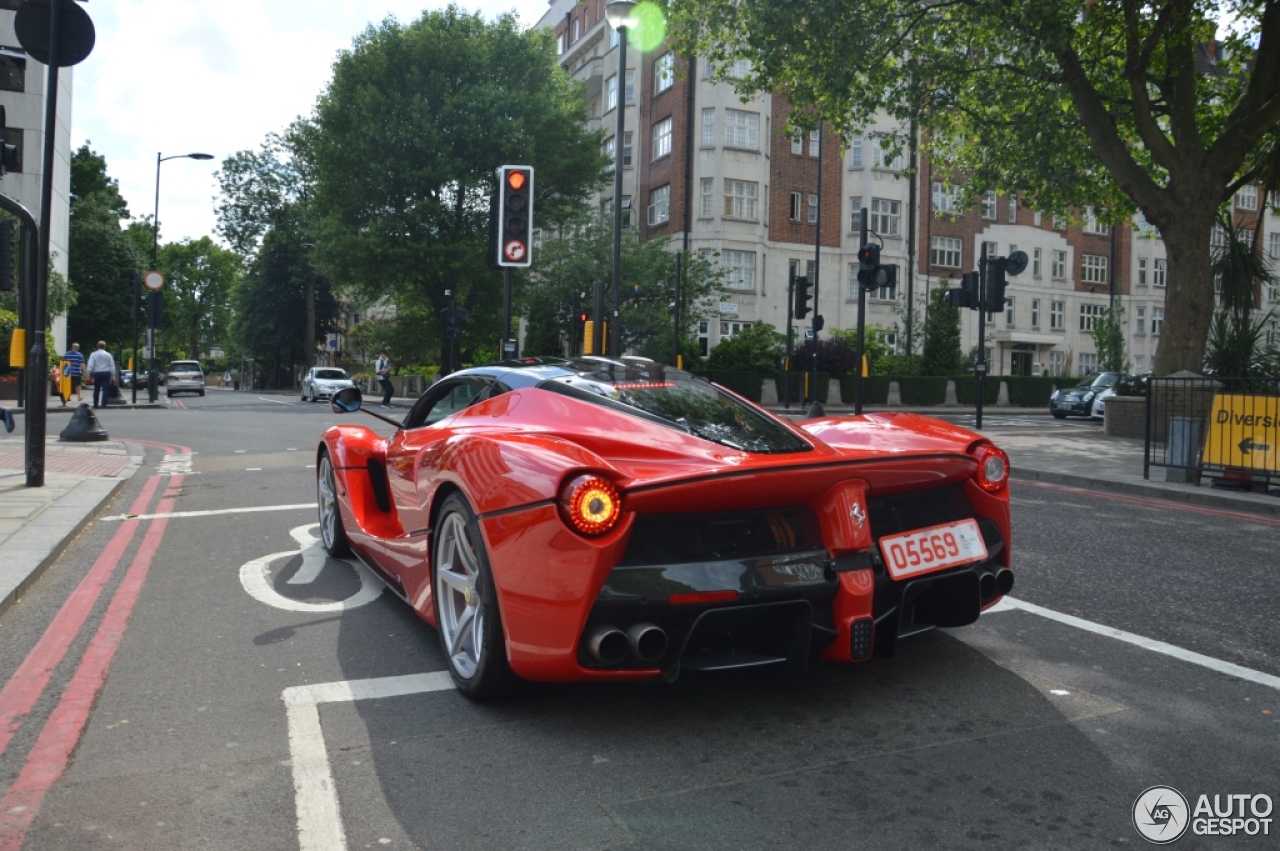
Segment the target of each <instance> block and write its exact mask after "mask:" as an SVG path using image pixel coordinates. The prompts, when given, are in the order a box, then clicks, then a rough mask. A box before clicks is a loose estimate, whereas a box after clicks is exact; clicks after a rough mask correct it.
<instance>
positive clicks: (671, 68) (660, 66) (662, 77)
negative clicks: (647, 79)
mask: <svg viewBox="0 0 1280 851" xmlns="http://www.w3.org/2000/svg"><path fill="white" fill-rule="evenodd" d="M653 75H654V76H653V90H654V92H655V93H656V94H661V93H662V92H665V91H666V90H667V89H669V88H671V87H672V86H673V85H675V82H676V55H675V54H674V53H664V54H662V55H661V56H659V57H658V61H657V62H655V63H653Z"/></svg>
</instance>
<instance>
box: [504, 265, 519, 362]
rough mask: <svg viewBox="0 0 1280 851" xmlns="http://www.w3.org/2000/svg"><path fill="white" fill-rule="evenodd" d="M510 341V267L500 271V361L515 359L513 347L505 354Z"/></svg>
mask: <svg viewBox="0 0 1280 851" xmlns="http://www.w3.org/2000/svg"><path fill="white" fill-rule="evenodd" d="M509 342H513V341H512V340H511V267H510V266H507V267H506V268H504V269H503V270H502V347H501V351H502V359H503V360H506V359H507V358H508V357H515V356H516V353H515V346H514V345H512V347H511V349H512V350H511V352H510V354H508V352H507V343H509Z"/></svg>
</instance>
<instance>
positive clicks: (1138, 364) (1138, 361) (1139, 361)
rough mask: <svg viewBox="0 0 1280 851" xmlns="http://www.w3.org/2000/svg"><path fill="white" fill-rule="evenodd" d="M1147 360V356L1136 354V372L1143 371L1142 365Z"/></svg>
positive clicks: (1134, 367) (1134, 366)
mask: <svg viewBox="0 0 1280 851" xmlns="http://www.w3.org/2000/svg"><path fill="white" fill-rule="evenodd" d="M1145 360H1146V359H1145V358H1143V357H1142V355H1135V356H1134V358H1133V370H1134V372H1142V365H1143V363H1144V362H1145Z"/></svg>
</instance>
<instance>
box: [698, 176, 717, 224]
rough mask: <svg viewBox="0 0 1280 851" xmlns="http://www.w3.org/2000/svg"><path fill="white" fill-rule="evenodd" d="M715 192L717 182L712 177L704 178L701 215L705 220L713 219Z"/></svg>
mask: <svg viewBox="0 0 1280 851" xmlns="http://www.w3.org/2000/svg"><path fill="white" fill-rule="evenodd" d="M714 191H715V180H714V179H713V178H710V177H704V178H702V209H701V213H700V215H701V216H702V218H704V219H709V218H711V196H712V194H713V193H714Z"/></svg>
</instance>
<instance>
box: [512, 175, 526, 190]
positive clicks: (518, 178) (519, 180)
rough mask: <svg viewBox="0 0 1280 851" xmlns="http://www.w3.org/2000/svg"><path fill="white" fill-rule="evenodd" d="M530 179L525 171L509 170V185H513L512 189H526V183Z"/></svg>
mask: <svg viewBox="0 0 1280 851" xmlns="http://www.w3.org/2000/svg"><path fill="white" fill-rule="evenodd" d="M528 179H529V177H528V175H526V174H525V173H524V172H523V171H509V172H507V186H509V187H511V188H512V189H516V190H520V189H524V184H525V182H526V181H527V180H528Z"/></svg>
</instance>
